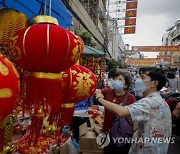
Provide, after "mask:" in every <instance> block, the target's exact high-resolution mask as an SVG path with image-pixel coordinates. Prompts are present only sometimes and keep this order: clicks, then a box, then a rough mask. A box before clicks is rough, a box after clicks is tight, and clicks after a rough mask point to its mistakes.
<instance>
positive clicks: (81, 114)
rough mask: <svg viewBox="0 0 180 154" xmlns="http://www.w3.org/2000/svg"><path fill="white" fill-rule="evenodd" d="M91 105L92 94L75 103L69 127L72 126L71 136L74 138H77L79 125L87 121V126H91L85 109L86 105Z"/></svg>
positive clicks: (86, 108)
mask: <svg viewBox="0 0 180 154" xmlns="http://www.w3.org/2000/svg"><path fill="white" fill-rule="evenodd" d="M92 105H93V96H91V97H89V98H88V99H86V100H83V101H81V102H79V103H76V104H75V110H74V115H73V118H72V121H71V124H70V127H71V128H72V131H73V137H74V138H75V139H76V140H79V126H80V125H82V124H83V123H87V126H88V127H91V125H90V120H89V115H88V112H87V110H88V107H90V106H92Z"/></svg>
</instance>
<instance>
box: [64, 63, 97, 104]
mask: <svg viewBox="0 0 180 154" xmlns="http://www.w3.org/2000/svg"><path fill="white" fill-rule="evenodd" d="M61 75H62V79H63V81H62V86H63V87H62V92H63V93H62V102H63V103H78V102H80V101H82V100H85V99H87V98H89V97H90V96H92V95H93V94H94V92H95V90H96V85H97V83H96V77H95V75H94V74H93V73H92V72H91V71H90V70H89V69H88V68H86V67H84V66H81V65H74V66H72V67H71V68H69V69H68V70H66V71H64V72H61Z"/></svg>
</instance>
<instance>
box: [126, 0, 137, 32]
mask: <svg viewBox="0 0 180 154" xmlns="http://www.w3.org/2000/svg"><path fill="white" fill-rule="evenodd" d="M137 3H138V1H137V0H127V2H126V12H125V27H124V34H134V33H135V30H136V16H137Z"/></svg>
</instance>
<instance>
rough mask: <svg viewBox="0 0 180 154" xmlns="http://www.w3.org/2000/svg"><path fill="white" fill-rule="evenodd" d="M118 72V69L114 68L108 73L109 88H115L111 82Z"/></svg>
mask: <svg viewBox="0 0 180 154" xmlns="http://www.w3.org/2000/svg"><path fill="white" fill-rule="evenodd" d="M116 72H117V69H116V68H113V69H111V70H110V71H109V73H108V81H107V88H113V87H112V85H111V81H112V80H113V78H114V75H115V74H116Z"/></svg>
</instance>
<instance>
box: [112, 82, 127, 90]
mask: <svg viewBox="0 0 180 154" xmlns="http://www.w3.org/2000/svg"><path fill="white" fill-rule="evenodd" d="M111 85H112V86H113V88H114V89H115V90H117V91H121V90H123V89H124V85H123V83H122V82H121V81H117V80H113V81H111Z"/></svg>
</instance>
